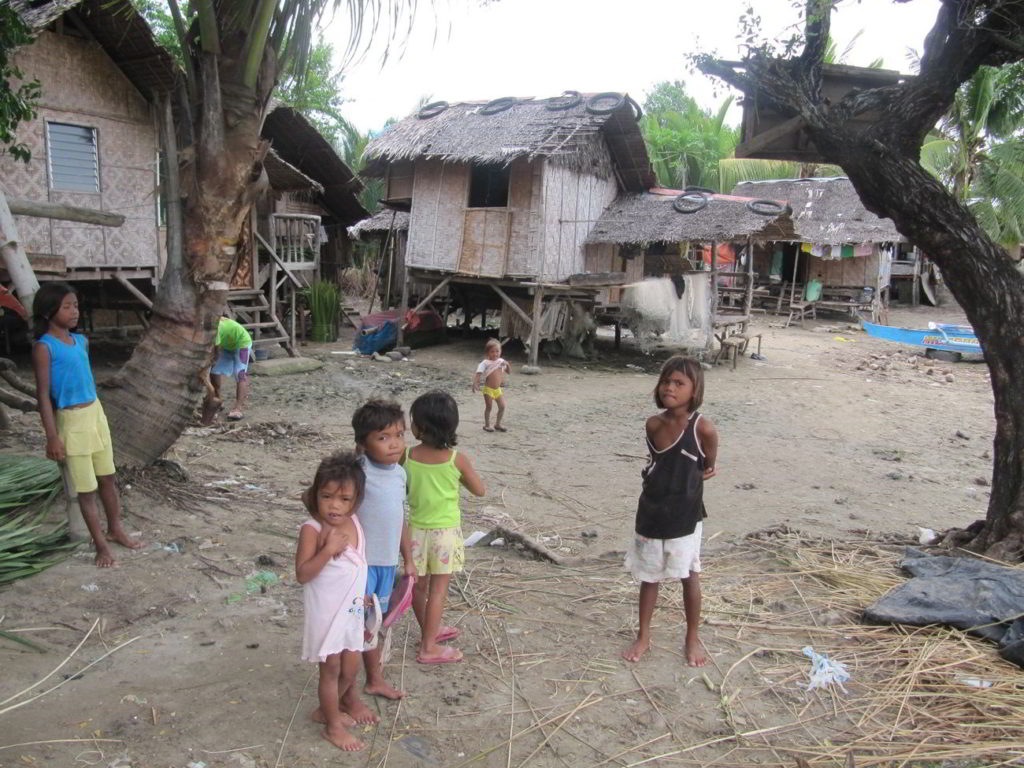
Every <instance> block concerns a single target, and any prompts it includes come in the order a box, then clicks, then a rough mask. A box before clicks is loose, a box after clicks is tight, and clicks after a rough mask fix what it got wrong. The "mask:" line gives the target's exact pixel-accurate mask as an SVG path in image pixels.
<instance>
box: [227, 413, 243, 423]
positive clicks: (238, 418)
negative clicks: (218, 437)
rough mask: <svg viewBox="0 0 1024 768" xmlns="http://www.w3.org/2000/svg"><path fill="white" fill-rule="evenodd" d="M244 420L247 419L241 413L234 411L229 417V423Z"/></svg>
mask: <svg viewBox="0 0 1024 768" xmlns="http://www.w3.org/2000/svg"><path fill="white" fill-rule="evenodd" d="M243 418H245V417H244V416H243V415H242V413H241V412H240V411H232V412H231V413H229V414H228V416H227V419H228V421H241V420H242V419H243Z"/></svg>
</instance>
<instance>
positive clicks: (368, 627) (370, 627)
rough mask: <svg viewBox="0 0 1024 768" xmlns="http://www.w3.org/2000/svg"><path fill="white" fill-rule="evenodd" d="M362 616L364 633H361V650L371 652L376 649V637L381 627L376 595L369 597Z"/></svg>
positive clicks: (378, 602) (378, 601) (378, 603)
mask: <svg viewBox="0 0 1024 768" xmlns="http://www.w3.org/2000/svg"><path fill="white" fill-rule="evenodd" d="M364 610H365V615H364V619H363V621H364V626H365V629H364V633H363V649H364V650H367V651H372V650H373V649H374V648H376V647H377V637H378V633H379V632H380V625H381V620H382V618H383V617H382V616H381V610H380V600H379V599H378V597H377V595H370V600H369V604H368V605H366V606H365V608H364Z"/></svg>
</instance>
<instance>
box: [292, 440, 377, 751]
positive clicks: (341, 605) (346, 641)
mask: <svg viewBox="0 0 1024 768" xmlns="http://www.w3.org/2000/svg"><path fill="white" fill-rule="evenodd" d="M365 485H366V478H365V476H364V474H363V469H362V466H360V464H359V461H358V459H357V458H356V455H355V454H354V453H349V452H338V453H335V454H332V455H331V456H328V457H327V458H326V459H324V460H323V461H321V462H320V466H319V467H318V468H317V470H316V477H315V478H314V479H313V485H311V486H310V487H309V488H307V489H306V492H305V493H304V494H303V495H302V501H303V503H304V504H305V505H306V509H308V510H309V513H310V514H311V515H312V518H311V519H310V520H306V521H305V522H304V523H303V524H302V526H301V527H300V528H299V547H298V551H297V552H296V553H295V577H296V579H297V580H298V582H299V583H300V584H302V585H303V603H304V605H305V614H306V619H305V630H304V632H303V636H302V658H303V660H304V661H315V662H317V663H319V665H320V686H319V689H318V694H319V699H320V706H319V707H317V709H316V711H314V712H313V720H315V721H316V722H318V723H323V724H324V731H323V736H324V738H325V739H327V740H328V741H329V742H331V743H332V744H334V745H335V746H336V747H338V748H339V749H343V750H345V751H347V752H354V751H356V750H360V749H362V748H363V747H365V746H366V745H365V744H363V742H361V741H360V740H359V739H357V738H356V737H355V736H354V735H352V734H351V733H349V731H348V729H347V728H346V726H351V725H354V724H355V720H354V719H353V718H352V717H351V716H350V714H349V713H350V712H352V711H353V710H356V709H358V708H360V707H363V706H364V705H362V702H361V701H359V692H358V689H357V687H356V686H355V685H353V683H354V681H355V679H356V675H357V674H358V672H359V666H360V660H361V659H362V652H363V642H364V638H363V632H364V621H365V620H364V615H363V595H364V593H365V592H366V556H365V543H364V541H363V529H362V527H361V526H360V525H359V520H358V519H357V518H356V517H355V515H354V514H353V513H354V512H355V510H356V507H358V506H359V500H360V499H361V498H362V495H363V488H364V487H365Z"/></svg>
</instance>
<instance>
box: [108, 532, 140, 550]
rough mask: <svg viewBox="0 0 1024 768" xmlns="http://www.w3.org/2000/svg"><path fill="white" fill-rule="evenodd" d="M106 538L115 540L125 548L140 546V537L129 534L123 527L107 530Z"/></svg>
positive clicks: (137, 547)
mask: <svg viewBox="0 0 1024 768" xmlns="http://www.w3.org/2000/svg"><path fill="white" fill-rule="evenodd" d="M107 539H108V540H111V541H116V542H117V543H118V544H120V545H121V546H122V547H125V548H127V549H139V548H140V547H141V546H142V539H139V538H135V537H133V536H129V535H128V534H127V533H126V532H125V530H124V528H115V529H113V530H111V531H107Z"/></svg>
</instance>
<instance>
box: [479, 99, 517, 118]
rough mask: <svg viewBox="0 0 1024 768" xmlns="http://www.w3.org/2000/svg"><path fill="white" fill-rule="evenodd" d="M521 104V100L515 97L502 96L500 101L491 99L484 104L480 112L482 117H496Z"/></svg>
mask: <svg viewBox="0 0 1024 768" xmlns="http://www.w3.org/2000/svg"><path fill="white" fill-rule="evenodd" d="M518 103H519V99H517V98H516V97H515V96H502V97H501V98H500V99H491V100H490V101H488V102H487V103H486V104H484V105H483V106H482V107H480V109H479V110H478V112H479V113H480V114H481V115H496V114H498V113H499V112H504V111H505V110H506V109H509V108H510V107H514V106H515V105H516V104H518Z"/></svg>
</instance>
